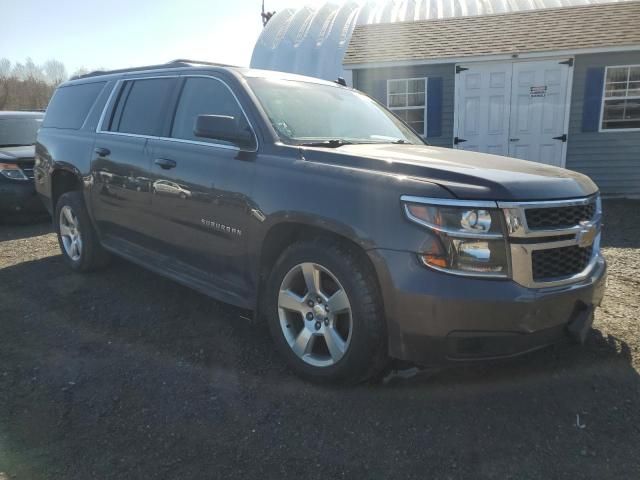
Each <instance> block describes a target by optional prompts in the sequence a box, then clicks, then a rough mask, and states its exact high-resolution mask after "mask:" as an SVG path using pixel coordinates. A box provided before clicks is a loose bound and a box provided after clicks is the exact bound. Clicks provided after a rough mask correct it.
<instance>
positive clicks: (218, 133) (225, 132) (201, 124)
mask: <svg viewBox="0 0 640 480" xmlns="http://www.w3.org/2000/svg"><path fill="white" fill-rule="evenodd" d="M193 134H194V135H195V136H196V137H202V138H211V139H213V140H222V141H225V142H229V143H233V144H234V145H237V146H238V147H240V148H251V147H253V145H254V140H253V135H252V134H251V132H249V131H247V130H243V129H241V128H239V127H238V125H237V124H236V120H235V118H234V117H231V116H228V115H198V117H197V118H196V127H195V128H194V129H193Z"/></svg>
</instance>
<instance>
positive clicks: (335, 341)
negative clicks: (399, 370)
mask: <svg viewBox="0 0 640 480" xmlns="http://www.w3.org/2000/svg"><path fill="white" fill-rule="evenodd" d="M310 286H311V287H310ZM379 290H380V289H379V288H378V284H377V281H376V279H375V274H374V272H373V271H372V268H371V267H370V266H369V265H367V264H366V262H365V261H364V259H362V258H361V257H360V255H358V254H357V253H356V252H353V251H352V250H351V249H349V248H347V247H346V246H345V245H343V244H342V243H340V242H336V241H333V240H326V239H324V240H321V239H318V240H314V241H301V242H299V243H296V244H294V245H291V246H290V247H289V248H287V249H286V250H285V251H284V252H283V253H282V255H281V256H280V258H279V259H278V261H277V262H276V264H275V266H274V267H273V269H272V271H271V274H270V275H269V278H268V280H267V284H266V289H265V292H264V297H263V298H264V310H263V311H264V312H265V314H266V316H267V321H268V324H269V329H270V331H271V335H272V337H273V339H274V342H275V344H276V348H277V349H278V351H279V352H280V353H281V354H282V356H283V357H284V359H285V360H286V362H287V364H288V365H289V366H290V367H291V369H292V370H294V371H295V372H296V373H297V374H298V375H300V376H302V377H304V378H306V379H308V380H311V381H316V382H337V383H348V384H353V383H359V382H362V381H365V380H367V379H369V378H371V377H372V376H374V375H376V374H377V373H379V372H381V371H382V370H383V369H384V367H385V366H386V364H387V361H388V359H387V332H386V323H385V320H384V314H383V308H382V301H381V299H380V292H379ZM334 307H335V308H334ZM325 311H326V313H325Z"/></svg>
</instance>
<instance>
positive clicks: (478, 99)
mask: <svg viewBox="0 0 640 480" xmlns="http://www.w3.org/2000/svg"><path fill="white" fill-rule="evenodd" d="M456 68H457V70H458V72H459V73H457V74H456V89H457V112H456V121H457V127H458V128H457V136H456V139H455V140H454V147H456V148H459V149H462V150H472V151H475V152H485V153H493V154H495V155H508V153H509V108H510V101H511V73H512V69H511V64H510V63H500V64H495V63H489V64H484V65H458V66H457V67H456Z"/></svg>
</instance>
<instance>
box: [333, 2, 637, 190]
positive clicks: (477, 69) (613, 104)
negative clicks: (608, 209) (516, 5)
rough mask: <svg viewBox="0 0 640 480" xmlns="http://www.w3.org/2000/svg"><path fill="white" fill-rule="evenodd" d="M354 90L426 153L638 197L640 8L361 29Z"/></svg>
mask: <svg viewBox="0 0 640 480" xmlns="http://www.w3.org/2000/svg"><path fill="white" fill-rule="evenodd" d="M343 66H344V68H346V69H348V70H349V71H350V72H351V74H352V81H353V86H354V87H355V88H358V89H360V90H362V91H364V92H366V93H368V94H370V95H371V96H373V97H375V98H376V99H378V100H379V101H380V102H382V103H383V104H385V105H387V106H388V107H389V108H390V109H392V110H393V111H394V112H395V113H396V114H397V115H398V116H399V117H401V118H403V119H404V120H406V121H407V122H408V123H409V124H410V125H411V126H412V127H413V128H414V129H415V130H416V131H417V132H418V133H420V134H422V135H423V136H424V137H425V138H426V139H427V141H428V142H429V143H431V144H433V145H438V146H444V147H452V148H460V149H466V150H477V151H482V152H487V153H494V154H498V155H508V156H512V157H517V158H522V159H527V160H532V161H537V162H542V163H547V164H552V165H557V166H561V167H566V168H569V169H572V170H577V171H580V172H583V173H585V174H587V175H589V176H590V177H591V178H592V179H593V180H594V181H595V182H596V183H597V184H598V185H599V187H600V189H601V191H602V192H603V193H604V194H605V195H609V196H628V197H640V2H638V1H629V2H619V3H605V4H597V5H587V6H574V7H563V8H550V9H544V10H533V11H526V12H514V13H506V14H497V15H496V14H492V15H477V16H467V17H455V18H446V19H441V20H427V21H417V22H416V21H414V22H398V23H386V24H371V25H361V26H357V27H355V29H354V31H353V34H352V36H351V39H350V42H349V45H348V47H347V49H346V53H345V56H344V60H343Z"/></svg>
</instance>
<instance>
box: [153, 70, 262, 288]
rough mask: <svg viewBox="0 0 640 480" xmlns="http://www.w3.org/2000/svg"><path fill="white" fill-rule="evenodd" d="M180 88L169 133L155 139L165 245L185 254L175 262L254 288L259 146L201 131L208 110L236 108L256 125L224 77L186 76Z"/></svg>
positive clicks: (229, 284) (159, 234) (157, 208)
mask: <svg viewBox="0 0 640 480" xmlns="http://www.w3.org/2000/svg"><path fill="white" fill-rule="evenodd" d="M179 91H180V94H179V100H178V102H177V105H176V107H175V117H174V119H173V122H172V125H170V126H168V129H167V130H166V131H165V133H164V137H167V138H156V139H153V140H151V141H150V142H151V147H152V148H151V151H152V157H153V160H152V165H151V175H150V178H151V183H150V185H151V186H150V188H151V208H152V212H153V215H152V217H153V220H152V224H151V230H152V231H153V236H154V237H155V238H157V239H158V240H159V243H158V247H159V248H161V252H160V253H162V254H163V255H164V256H165V257H167V258H171V259H175V260H177V261H178V262H180V264H179V265H176V266H175V268H178V269H185V268H188V269H193V270H199V271H200V273H202V274H204V276H205V281H207V282H210V283H214V284H216V285H217V286H218V287H219V288H221V289H223V290H226V291H232V292H242V291H244V290H245V289H248V288H250V287H249V282H250V279H249V277H248V276H247V270H248V269H247V262H248V258H247V255H246V248H247V233H248V230H249V228H248V227H249V222H251V221H254V222H255V221H256V220H255V218H252V217H251V206H250V200H249V199H250V196H251V190H252V186H253V179H254V173H255V162H254V159H255V155H256V152H255V151H253V152H250V151H249V152H248V151H240V150H239V149H238V147H236V146H234V145H232V144H230V143H226V142H224V141H220V140H212V139H206V138H199V137H196V136H195V135H194V133H193V131H194V127H195V121H196V118H197V116H198V115H204V114H212V115H228V116H231V117H233V118H235V119H236V122H237V123H238V126H239V127H240V128H243V129H249V130H252V128H251V126H250V124H249V121H248V119H247V117H246V115H245V113H244V111H243V109H242V107H241V105H240V103H239V101H238V99H237V97H236V95H235V94H234V92H233V91H232V89H231V87H230V86H229V85H228V84H227V83H226V82H225V81H223V80H222V79H220V78H217V77H213V76H196V75H189V76H185V77H183V78H182V79H181V84H180V86H179ZM254 137H255V135H254ZM256 148H257V143H256ZM200 273H196V275H198V276H200Z"/></svg>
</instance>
